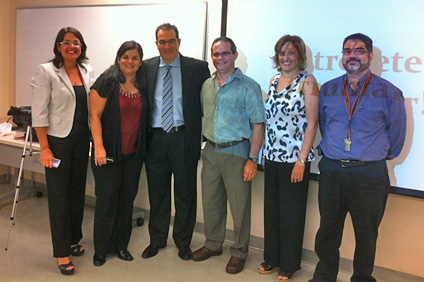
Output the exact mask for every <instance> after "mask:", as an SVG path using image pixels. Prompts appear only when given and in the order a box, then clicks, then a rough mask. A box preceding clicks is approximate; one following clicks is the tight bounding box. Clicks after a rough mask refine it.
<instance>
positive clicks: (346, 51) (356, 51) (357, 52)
mask: <svg viewBox="0 0 424 282" xmlns="http://www.w3.org/2000/svg"><path fill="white" fill-rule="evenodd" d="M352 52H353V54H355V55H357V56H360V55H363V54H366V53H371V51H367V50H365V49H363V48H358V49H353V50H351V49H344V50H343V51H342V53H343V55H346V56H348V55H350V54H352Z"/></svg>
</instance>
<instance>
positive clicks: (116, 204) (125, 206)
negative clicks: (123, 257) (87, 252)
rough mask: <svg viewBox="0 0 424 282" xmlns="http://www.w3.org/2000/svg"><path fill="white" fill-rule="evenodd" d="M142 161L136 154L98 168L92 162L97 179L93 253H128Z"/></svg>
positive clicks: (92, 161) (124, 156)
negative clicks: (123, 251) (125, 251)
mask: <svg viewBox="0 0 424 282" xmlns="http://www.w3.org/2000/svg"><path fill="white" fill-rule="evenodd" d="M142 165H143V160H141V159H136V157H135V154H130V155H123V157H122V160H120V161H117V160H115V162H113V163H107V164H106V165H102V166H96V165H95V164H94V158H92V159H91V168H92V170H93V174H94V180H95V185H96V186H95V194H96V210H95V216H94V250H95V252H96V253H97V254H100V255H107V254H115V253H116V252H117V251H121V250H127V248H128V244H129V241H130V238H131V232H132V213H133V205H134V199H135V197H136V196H137V191H138V185H139V180H140V173H141V168H142Z"/></svg>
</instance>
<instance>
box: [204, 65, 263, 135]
mask: <svg viewBox="0 0 424 282" xmlns="http://www.w3.org/2000/svg"><path fill="white" fill-rule="evenodd" d="M200 95H201V102H202V111H203V135H204V136H205V137H206V138H207V139H208V140H211V141H213V142H216V143H225V142H231V141H240V140H242V139H243V138H246V139H250V138H251V137H252V129H253V124H254V123H262V122H264V121H265V114H264V106H263V101H262V93H261V88H260V86H259V84H258V83H257V82H256V81H254V80H253V79H251V78H249V77H248V76H246V75H244V74H243V73H242V72H241V70H240V69H238V68H236V70H235V72H234V73H233V74H232V75H231V76H230V77H229V78H228V79H227V81H226V82H225V83H224V84H223V85H222V86H220V85H219V80H218V77H217V75H216V72H215V73H214V74H213V75H212V77H211V78H209V79H207V80H206V81H205V82H204V83H203V86H202V91H201V94H200Z"/></svg>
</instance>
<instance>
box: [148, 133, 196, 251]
mask: <svg viewBox="0 0 424 282" xmlns="http://www.w3.org/2000/svg"><path fill="white" fill-rule="evenodd" d="M185 148H186V144H185V140H184V131H178V132H175V133H165V132H161V131H153V133H152V140H151V143H150V146H149V148H148V150H147V155H146V171H147V181H148V185H149V201H150V219H149V233H150V243H151V244H154V245H156V246H158V247H165V246H166V244H167V239H168V232H169V224H170V219H171V177H172V175H173V176H174V204H175V220H174V231H173V235H172V237H173V239H174V242H175V244H176V246H177V247H178V248H180V247H184V246H189V245H190V243H191V239H192V236H193V230H194V225H195V223H196V205H197V190H196V183H197V163H198V160H193V159H192V158H191V157H190V156H189V155H188V154H187V153H186V150H185Z"/></svg>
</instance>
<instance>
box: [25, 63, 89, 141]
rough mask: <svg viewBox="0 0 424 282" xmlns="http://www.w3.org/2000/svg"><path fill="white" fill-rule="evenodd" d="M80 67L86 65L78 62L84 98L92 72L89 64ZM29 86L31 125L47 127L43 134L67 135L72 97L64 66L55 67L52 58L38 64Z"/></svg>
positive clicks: (73, 95) (69, 129)
mask: <svg viewBox="0 0 424 282" xmlns="http://www.w3.org/2000/svg"><path fill="white" fill-rule="evenodd" d="M84 67H85V68H86V69H84V68H81V67H79V66H78V68H79V71H80V73H81V76H82V80H83V82H84V87H85V90H86V91H87V99H88V93H89V91H90V86H91V85H92V84H93V82H94V73H93V69H92V67H91V66H90V65H87V64H85V65H84ZM31 87H32V109H31V110H32V126H33V127H47V134H48V135H51V136H55V137H60V138H63V137H66V136H68V135H69V133H70V132H71V129H72V124H73V121H74V113H75V106H76V99H75V91H74V88H73V86H72V83H71V80H70V79H69V77H68V75H67V73H66V71H65V68H64V67H63V66H62V67H60V68H56V67H55V66H54V65H53V63H52V62H49V63H46V64H41V65H39V66H38V69H37V72H36V73H35V74H34V77H33V78H32V79H31ZM87 122H88V121H87Z"/></svg>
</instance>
